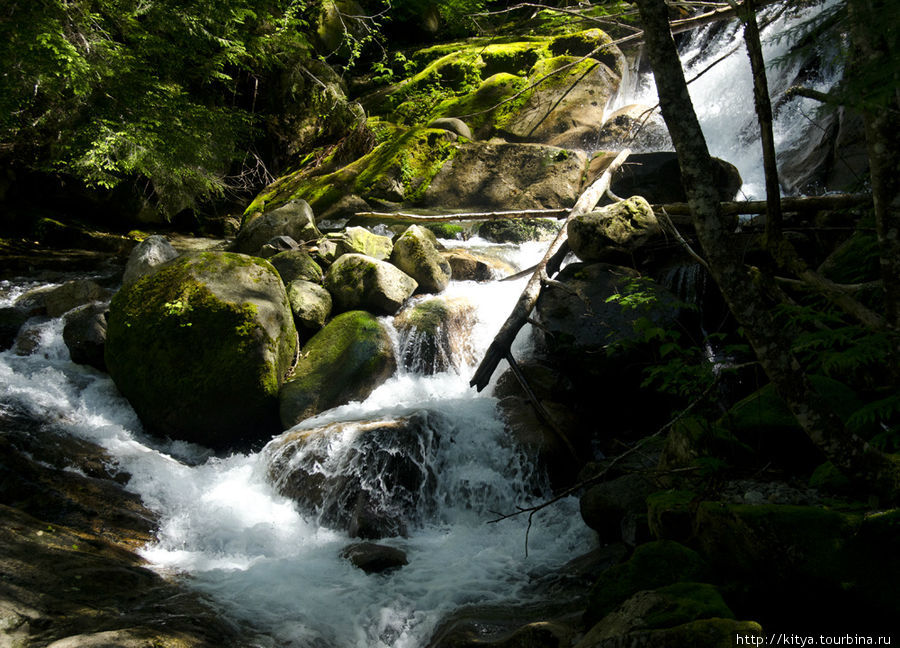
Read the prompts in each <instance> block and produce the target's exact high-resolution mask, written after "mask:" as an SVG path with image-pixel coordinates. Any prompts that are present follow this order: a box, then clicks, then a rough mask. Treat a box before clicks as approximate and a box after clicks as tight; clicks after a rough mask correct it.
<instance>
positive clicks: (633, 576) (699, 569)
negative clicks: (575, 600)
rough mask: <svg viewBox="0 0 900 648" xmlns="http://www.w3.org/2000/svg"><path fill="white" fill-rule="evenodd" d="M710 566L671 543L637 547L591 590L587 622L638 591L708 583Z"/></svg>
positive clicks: (691, 553) (605, 573)
mask: <svg viewBox="0 0 900 648" xmlns="http://www.w3.org/2000/svg"><path fill="white" fill-rule="evenodd" d="M707 571H708V570H707V566H706V563H705V562H704V560H703V559H702V558H701V557H700V555H699V554H698V553H697V552H696V551H693V550H692V549H688V548H687V547H685V546H684V545H681V544H678V543H677V542H672V541H669V540H659V541H655V542H648V543H647V544H643V545H641V546H639V547H637V548H636V549H635V550H634V553H633V554H632V556H631V558H630V559H629V560H628V561H626V562H624V563H622V564H620V565H616V566H614V567H611V568H610V569H608V570H606V571H605V572H603V574H601V575H600V578H598V579H597V581H596V582H595V583H594V585H593V587H592V588H591V593H590V598H589V601H588V607H587V610H586V611H585V621H586V622H587V624H588V625H594V624H595V623H597V621H599V620H600V619H602V618H603V617H604V616H606V615H607V614H609V613H610V612H611V611H612V610H613V609H615V608H616V607H617V606H618V605H619V604H621V603H622V602H624V601H625V600H626V599H628V598H629V597H631V596H632V595H633V594H635V592H638V591H640V590H645V589H656V588H659V587H664V586H666V585H671V584H673V583H676V582H679V581H704V580H706V576H707Z"/></svg>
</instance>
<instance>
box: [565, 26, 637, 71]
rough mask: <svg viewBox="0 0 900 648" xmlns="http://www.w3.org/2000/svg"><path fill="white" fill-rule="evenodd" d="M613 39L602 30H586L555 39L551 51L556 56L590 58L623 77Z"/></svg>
mask: <svg viewBox="0 0 900 648" xmlns="http://www.w3.org/2000/svg"><path fill="white" fill-rule="evenodd" d="M612 42H613V39H612V38H610V36H609V35H608V34H607V33H606V32H604V31H603V30H601V29H586V30H584V31H580V32H575V33H572V34H566V35H564V36H558V37H556V38H554V39H553V40H552V41H551V42H550V44H549V49H550V51H551V52H552V53H553V54H554V55H555V56H563V55H568V56H576V57H579V58H580V57H582V56H588V55H590V56H591V57H592V58H593V59H596V60H598V61H600V62H601V63H603V64H604V65H606V66H607V67H608V68H609V69H611V70H613V71H615V72H616V73H617V74H619V75H621V74H622V72H623V69H622V66H621V63H620V58H619V54H620V52H619V51H618V48H617V47H616V46H615V45H613V44H612Z"/></svg>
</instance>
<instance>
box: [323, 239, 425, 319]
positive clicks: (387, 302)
mask: <svg viewBox="0 0 900 648" xmlns="http://www.w3.org/2000/svg"><path fill="white" fill-rule="evenodd" d="M416 286H418V283H417V282H416V280H415V279H413V278H412V277H410V276H409V275H408V274H406V273H405V272H403V271H402V270H400V269H399V268H397V267H395V266H393V265H391V264H390V263H387V262H385V261H379V260H378V259H375V258H372V257H367V256H364V255H362V254H345V255H343V256H342V257H340V258H339V259H338V260H337V261H335V262H334V263H333V264H332V265H331V267H329V268H328V271H327V272H326V273H325V288H327V289H328V292H330V293H331V296H332V299H333V300H334V306H335V310H337V311H346V310H352V309H355V308H365V309H368V310H371V311H373V312H376V313H380V314H385V315H393V314H394V313H396V312H397V311H398V310H400V307H401V306H402V305H403V302H404V301H406V299H408V298H409V297H410V296H411V295H412V294H413V292H414V291H415V289H416Z"/></svg>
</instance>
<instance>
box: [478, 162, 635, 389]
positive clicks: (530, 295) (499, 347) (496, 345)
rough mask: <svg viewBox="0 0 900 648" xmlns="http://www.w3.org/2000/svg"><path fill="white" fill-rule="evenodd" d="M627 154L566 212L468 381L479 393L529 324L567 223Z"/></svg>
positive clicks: (592, 201) (587, 207)
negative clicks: (564, 217)
mask: <svg viewBox="0 0 900 648" xmlns="http://www.w3.org/2000/svg"><path fill="white" fill-rule="evenodd" d="M630 154H631V151H630V150H628V149H625V150H624V151H622V152H621V153H619V155H617V156H616V158H615V159H614V160H613V161H612V162H610V164H609V166H608V167H606V170H605V171H604V172H603V174H602V175H601V176H600V177H599V178H597V180H595V181H594V182H593V183H592V184H591V185H590V186H589V187H588V188H587V189H585V191H584V193H582V194H581V196H579V198H578V201H577V202H576V203H575V206H574V207H572V210H571V211H570V212H569V215H568V217H566V220H565V222H564V223H563V225H562V227H561V228H560V230H559V234H557V235H556V238H555V239H553V242H552V243H551V244H550V247H549V248H547V252H546V253H545V254H544V257H543V258H542V259H541V262H540V263H539V264H538V265H537V267H536V268H535V270H534V273H533V274H532V275H531V279H529V280H528V283H527V284H526V286H525V289H524V290H523V291H522V294H521V295H520V296H519V300H518V301H517V302H516V305H515V306H514V307H513V310H512V313H510V315H509V317H508V318H507V319H506V321H505V322H504V323H503V326H501V327H500V330H499V331H498V332H497V335H495V336H494V340H493V341H492V342H491V345H490V346H489V347H488V350H487V351H486V352H485V354H484V358H482V360H481V364H479V365H478V369H476V370H475V375H473V376H472V380H470V381H469V385H471V386H473V387H475V388H476V389H477V390H478V391H481V390H483V389H484V388H485V387H487V385H488V383H489V382H490V380H491V376H493V375H494V371H496V369H497V365H498V364H500V361H501V360H503V358H505V357H506V355H507V354H508V353H509V349H510V347H511V346H512V343H513V340H515V338H516V335H517V334H518V332H519V330H520V329H521V328H522V327H523V326H524V325H525V323H526V322H527V321H528V315H529V314H530V313H531V311H532V309H533V308H534V305H535V304H536V303H537V299H538V296H540V293H541V286H542V284H543V281H544V279H547V278H549V277H548V275H547V270H546V268H547V264H548V263H549V262H550V260H551V259H553V258H554V256H555V255H556V253H557V251H558V250H559V249H560V247H561V246H562V244H563V243H564V242H565V241H566V229H567V228H568V225H569V223H570V222H571V221H572V219H573V218H575V217H576V216H578V215H580V214H586V213H587V212H589V211H591V210H592V209H594V207H596V205H597V203H598V202H599V201H600V198H602V197H603V194H605V193H606V189H607V188H608V187H609V183H610V181H611V180H612V174H613V173H614V172H615V171H616V169H618V168H619V167H620V166H621V165H622V164H623V163H624V162H625V160H626V159H628V156H629V155H630Z"/></svg>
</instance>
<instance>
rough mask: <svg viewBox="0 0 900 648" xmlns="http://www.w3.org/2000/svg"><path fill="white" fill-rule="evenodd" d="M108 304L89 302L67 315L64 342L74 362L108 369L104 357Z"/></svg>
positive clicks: (103, 369)
mask: <svg viewBox="0 0 900 648" xmlns="http://www.w3.org/2000/svg"><path fill="white" fill-rule="evenodd" d="M108 312H109V306H108V305H107V304H88V305H87V306H82V307H81V308H77V309H74V310H72V311H69V312H68V313H67V314H66V316H65V325H64V327H63V342H65V344H66V347H67V348H68V349H69V356H70V357H71V358H72V362H76V363H78V364H83V365H88V366H90V367H94V368H95V369H98V370H100V371H104V372H105V371H106V360H105V359H104V357H103V352H104V349H105V348H106V314H107V313H108Z"/></svg>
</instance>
